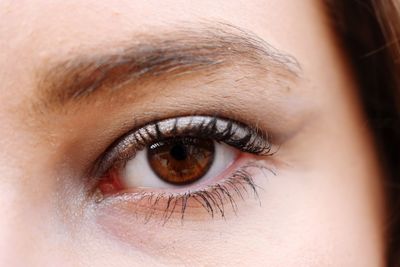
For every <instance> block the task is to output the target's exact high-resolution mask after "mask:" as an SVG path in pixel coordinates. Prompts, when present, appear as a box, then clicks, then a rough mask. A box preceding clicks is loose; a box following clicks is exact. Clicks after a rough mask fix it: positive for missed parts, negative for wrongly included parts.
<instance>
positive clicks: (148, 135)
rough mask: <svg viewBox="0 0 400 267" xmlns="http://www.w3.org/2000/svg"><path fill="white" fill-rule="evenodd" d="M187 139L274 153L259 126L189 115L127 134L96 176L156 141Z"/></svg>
mask: <svg viewBox="0 0 400 267" xmlns="http://www.w3.org/2000/svg"><path fill="white" fill-rule="evenodd" d="M185 136H192V137H197V138H210V139H213V140H215V141H217V142H224V143H226V144H228V145H231V146H233V147H235V148H237V149H239V150H241V151H243V152H248V153H252V154H256V155H272V154H273V153H272V152H271V149H272V144H271V142H270V140H269V136H268V134H267V133H265V132H263V131H261V130H260V129H258V128H256V127H249V126H247V125H245V124H243V123H240V122H236V121H233V120H229V119H223V118H218V117H212V116H199V115H197V116H185V117H178V118H172V119H165V120H160V121H156V122H154V123H150V124H147V125H145V126H143V127H141V128H139V129H137V130H134V131H131V132H129V133H128V134H126V135H124V136H123V137H122V138H120V139H119V140H118V141H117V142H116V143H115V145H112V146H111V148H110V149H108V150H107V152H106V154H105V156H104V157H102V158H101V160H100V162H99V163H98V164H97V166H96V171H95V173H97V174H102V173H104V172H106V171H107V170H108V169H110V168H111V167H112V166H114V165H115V164H117V163H118V164H122V165H123V164H125V163H126V161H128V160H129V159H131V158H133V157H134V156H135V154H136V152H137V151H140V150H142V149H144V148H146V147H147V146H148V145H150V144H151V143H153V142H156V141H161V140H163V139H167V138H179V137H185Z"/></svg>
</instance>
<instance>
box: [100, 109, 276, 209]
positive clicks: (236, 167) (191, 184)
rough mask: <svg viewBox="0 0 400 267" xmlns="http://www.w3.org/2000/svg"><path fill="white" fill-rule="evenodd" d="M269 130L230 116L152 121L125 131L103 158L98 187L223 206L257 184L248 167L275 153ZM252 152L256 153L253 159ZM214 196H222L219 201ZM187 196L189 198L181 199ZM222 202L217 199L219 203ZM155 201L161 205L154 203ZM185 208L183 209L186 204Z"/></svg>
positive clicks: (113, 192)
mask: <svg viewBox="0 0 400 267" xmlns="http://www.w3.org/2000/svg"><path fill="white" fill-rule="evenodd" d="M271 148H272V145H271V143H270V141H269V140H268V137H267V135H266V134H265V133H263V132H261V131H259V130H258V129H256V128H252V127H248V126H246V125H244V124H242V123H238V122H235V121H231V120H228V119H222V118H216V117H208V116H189V117H180V118H174V119H166V120H162V121H157V122H155V123H150V124H148V125H145V126H143V127H140V128H138V129H136V130H134V131H131V132H129V133H128V134H126V135H124V136H123V137H121V138H120V139H119V140H118V141H117V142H116V143H115V144H114V145H113V146H111V148H110V149H109V150H108V151H107V152H106V154H105V156H104V158H103V159H102V160H101V161H100V164H99V170H100V172H101V173H103V174H102V175H101V178H100V181H99V183H98V189H99V191H100V192H101V194H102V195H103V196H105V197H110V196H114V195H121V194H135V196H136V199H143V198H150V196H151V199H150V200H149V202H150V203H152V201H153V200H152V199H153V198H155V199H157V201H156V202H155V203H152V204H154V205H150V206H151V207H149V209H153V210H154V209H160V208H161V207H160V205H163V204H162V202H163V201H162V200H163V199H164V200H165V201H164V202H167V204H165V203H164V205H165V207H166V208H167V209H168V208H169V206H170V202H171V201H172V200H173V199H175V205H174V206H176V201H177V200H182V203H181V205H182V206H184V207H185V209H186V206H188V205H187V203H188V202H190V201H191V200H196V201H197V202H200V204H201V205H203V207H205V209H206V210H207V211H208V212H210V210H211V209H213V206H217V207H216V209H217V210H220V212H221V213H222V210H221V207H223V206H224V204H223V203H222V202H223V198H224V199H225V198H227V199H228V201H229V202H230V203H231V204H232V207H234V205H233V197H234V195H235V194H236V195H239V196H240V197H243V196H242V195H241V191H243V190H244V191H246V192H247V189H246V188H251V189H252V190H254V193H255V194H256V192H255V189H256V185H255V183H254V181H253V179H252V176H251V174H250V172H248V171H246V168H248V167H249V166H250V165H251V166H253V167H254V166H255V164H253V163H254V161H256V160H254V158H255V157H256V156H258V157H265V156H271V155H272V153H271ZM249 158H253V161H251V163H252V164H249V162H248V161H249V160H248V159H249ZM215 199H220V202H218V201H216V200H215ZM183 201H185V203H184V202H183ZM217 202H218V203H217ZM155 206H157V207H155ZM181 210H183V211H182V212H184V209H181Z"/></svg>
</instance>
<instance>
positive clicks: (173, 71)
mask: <svg viewBox="0 0 400 267" xmlns="http://www.w3.org/2000/svg"><path fill="white" fill-rule="evenodd" d="M232 65H234V66H246V67H252V68H258V69H263V70H267V71H271V72H274V73H278V74H280V75H282V76H284V77H285V79H289V78H293V77H296V76H297V74H298V71H299V70H300V66H299V64H298V62H297V60H295V59H294V58H293V57H292V56H289V55H287V54H284V53H282V52H280V51H278V50H277V49H275V48H273V47H272V46H271V45H269V44H267V43H266V42H265V41H264V40H262V39H261V38H259V37H258V36H256V35H255V34H252V33H249V32H248V31H245V30H243V29H241V28H238V27H235V26H232V25H230V24H225V23H217V24H212V25H210V24H207V25H202V26H200V27H199V26H197V27H179V28H178V29H174V30H172V31H165V32H162V33H159V34H156V33H154V34H153V35H152V34H137V35H135V38H134V39H133V41H131V42H127V43H119V44H115V46H114V48H113V49H112V51H111V52H109V53H105V54H97V53H94V54H83V55H79V54H78V55H77V56H75V57H73V58H69V59H66V60H63V61H59V62H57V63H56V64H53V65H50V66H46V67H45V68H43V69H41V73H39V75H37V76H38V77H40V78H39V81H38V87H39V95H40V98H41V100H42V102H44V103H45V106H46V107H51V106H60V105H61V106H63V105H66V104H68V103H69V102H79V101H80V100H82V99H87V98H90V97H92V96H93V95H95V94H97V93H99V92H101V91H103V90H107V91H110V90H111V91H113V90H117V89H118V88H120V87H121V86H122V85H125V84H127V83H134V84H135V85H141V84H143V83H145V82H152V81H154V80H160V79H166V78H168V79H170V78H172V77H182V76H184V75H191V74H195V73H198V72H202V71H203V72H212V71H215V70H216V69H217V68H221V67H223V66H232Z"/></svg>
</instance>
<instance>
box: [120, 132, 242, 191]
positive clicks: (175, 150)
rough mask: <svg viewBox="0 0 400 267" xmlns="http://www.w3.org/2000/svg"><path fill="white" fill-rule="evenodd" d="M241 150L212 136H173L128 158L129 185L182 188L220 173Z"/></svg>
mask: <svg viewBox="0 0 400 267" xmlns="http://www.w3.org/2000/svg"><path fill="white" fill-rule="evenodd" d="M238 154H239V152H238V151H237V150H234V149H233V148H231V147H228V146H227V145H224V144H220V143H217V142H214V141H213V140H211V139H200V138H187V137H185V138H173V139H169V140H165V141H160V142H157V143H154V144H152V145H150V146H149V147H148V148H146V149H145V150H143V151H140V152H138V153H137V155H136V157H135V158H134V159H132V160H130V161H128V162H127V164H126V166H125V169H124V170H123V172H122V173H121V180H122V181H121V182H122V184H123V185H124V186H125V187H126V188H137V187H153V188H180V187H182V186H183V185H191V184H197V183H204V182H205V181H207V180H209V179H211V178H213V177H216V176H218V175H219V174H220V173H222V172H223V171H224V170H225V169H226V168H228V167H229V165H230V164H232V162H233V161H234V160H235V158H236V157H237V156H238Z"/></svg>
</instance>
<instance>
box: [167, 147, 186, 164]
mask: <svg viewBox="0 0 400 267" xmlns="http://www.w3.org/2000/svg"><path fill="white" fill-rule="evenodd" d="M169 153H170V154H171V156H172V157H173V158H174V159H175V160H185V159H187V149H186V147H185V146H184V145H183V144H176V145H175V146H173V147H172V148H171V150H170V152H169Z"/></svg>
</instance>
